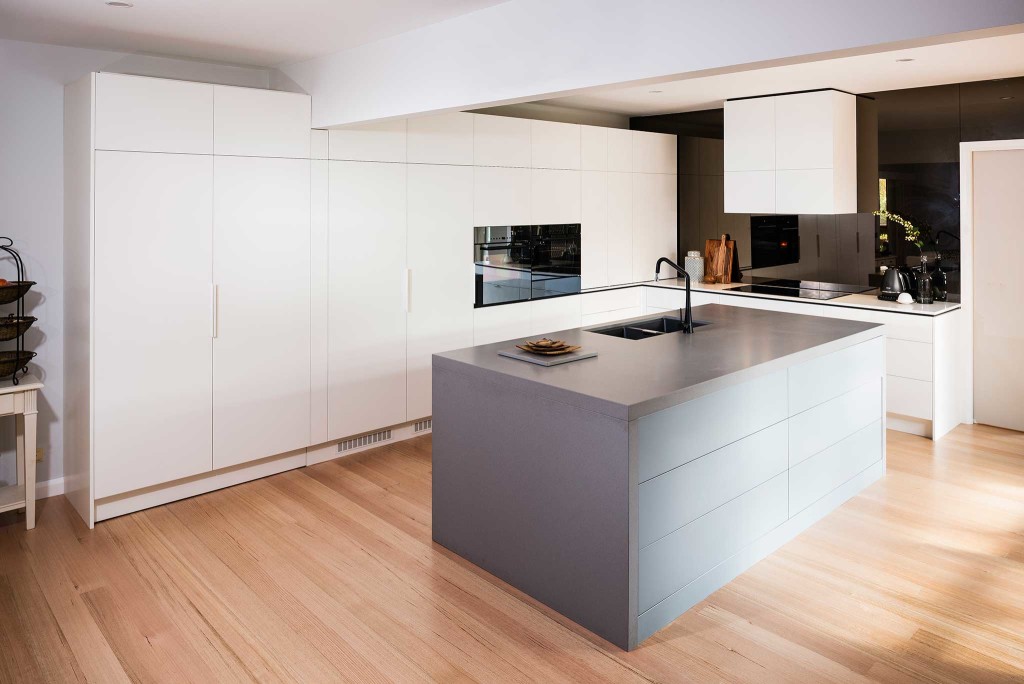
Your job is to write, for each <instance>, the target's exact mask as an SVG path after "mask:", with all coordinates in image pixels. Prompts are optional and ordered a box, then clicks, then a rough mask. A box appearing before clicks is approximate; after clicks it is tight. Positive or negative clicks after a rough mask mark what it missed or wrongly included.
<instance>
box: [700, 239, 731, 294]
mask: <svg viewBox="0 0 1024 684" xmlns="http://www.w3.org/2000/svg"><path fill="white" fill-rule="evenodd" d="M735 253H736V241H735V240H727V239H726V238H725V235H723V236H722V237H721V238H719V239H718V240H706V241H705V243H704V282H705V283H731V282H732V258H733V254H735Z"/></svg>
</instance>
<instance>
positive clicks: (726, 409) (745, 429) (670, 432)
mask: <svg viewBox="0 0 1024 684" xmlns="http://www.w3.org/2000/svg"><path fill="white" fill-rule="evenodd" d="M784 396H786V371H785V370H780V371H776V372H774V373H770V374H768V375H763V376H761V377H759V378H755V379H753V380H750V381H749V382H746V383H742V384H739V385H734V386H732V387H727V388H725V389H723V390H721V391H719V392H715V393H714V394H709V395H706V396H703V397H700V398H697V399H694V400H693V401H688V402H686V403H684V404H679V405H678V406H673V407H671V408H667V409H665V410H663V411H658V412H657V413H652V414H650V415H647V416H644V417H642V418H640V419H639V420H638V421H637V423H638V425H637V454H638V455H637V469H638V478H639V479H638V481H639V482H645V481H647V480H650V479H651V478H652V477H656V476H658V475H661V474H662V473H665V472H668V471H669V470H671V469H672V468H677V467H679V466H681V465H683V464H684V463H689V462H690V461H692V460H694V459H696V458H700V457H701V456H703V455H704V454H707V453H710V452H712V451H714V450H715V449H720V448H722V447H724V446H725V445H726V444H731V443H733V442H735V441H737V440H739V439H742V438H744V437H746V436H748V435H752V434H754V433H755V432H758V431H760V430H763V429H765V428H766V427H768V426H769V425H774V424H775V423H778V422H780V421H782V420H785V419H786V405H785V404H786V402H785V401H778V400H776V399H775V398H778V397H784Z"/></svg>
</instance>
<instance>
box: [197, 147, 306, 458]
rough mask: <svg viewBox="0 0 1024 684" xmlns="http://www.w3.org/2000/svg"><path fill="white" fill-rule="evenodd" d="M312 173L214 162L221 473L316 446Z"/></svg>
mask: <svg viewBox="0 0 1024 684" xmlns="http://www.w3.org/2000/svg"><path fill="white" fill-rule="evenodd" d="M306 138H307V140H308V135H307V136H306ZM309 174H310V165H309V161H308V160H305V159H267V158H261V157H215V158H214V173H213V187H214V201H213V282H214V283H215V288H216V291H215V293H214V294H215V297H216V302H215V306H216V310H215V316H216V318H215V321H214V325H215V328H214V340H213V378H214V382H213V467H214V468H215V469H217V468H225V467H227V466H233V465H237V464H239V463H244V462H246V461H252V460H255V459H259V458H264V457H266V456H273V455H275V454H281V453H284V452H286V451H293V450H295V449H303V448H305V447H306V446H308V445H309V430H310V421H309V410H310V393H309V392H310V378H309V363H310V308H309V302H310V176H309Z"/></svg>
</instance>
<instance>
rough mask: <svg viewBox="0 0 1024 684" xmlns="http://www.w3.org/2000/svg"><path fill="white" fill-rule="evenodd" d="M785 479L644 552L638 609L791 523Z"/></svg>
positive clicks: (646, 607)
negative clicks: (774, 529) (788, 518)
mask: <svg viewBox="0 0 1024 684" xmlns="http://www.w3.org/2000/svg"><path fill="white" fill-rule="evenodd" d="M788 492H789V487H788V482H787V475H786V474H785V473H782V474H781V475H777V476H776V477H774V478H772V479H771V480H769V481H768V482H765V483H764V484H762V485H760V486H758V487H756V488H755V489H752V490H751V491H749V492H747V493H746V494H744V495H743V496H740V497H738V498H736V499H733V500H732V501H730V502H729V503H727V504H725V505H724V506H719V507H718V508H716V509H715V510H713V511H711V512H710V513H708V514H707V515H705V516H703V517H701V518H698V519H697V520H694V521H693V522H691V523H690V524H689V525H687V526H685V527H682V528H680V529H678V530H676V531H675V532H673V533H672V534H670V535H668V536H667V537H662V538H661V539H660V540H658V541H657V542H655V543H654V544H651V545H650V546H648V547H647V548H645V549H641V550H640V558H639V580H638V593H639V608H640V612H641V613H643V612H644V611H646V610H649V609H650V608H651V607H653V606H654V605H656V604H657V603H658V602H660V601H662V600H664V599H666V598H668V597H669V596H670V595H672V594H673V593H675V592H676V591H678V590H679V589H681V588H682V587H684V586H686V585H687V584H689V583H690V582H692V581H693V580H695V579H697V578H698V577H700V576H701V575H702V574H704V573H705V572H707V571H708V570H710V569H711V568H713V567H714V566H716V565H718V564H719V563H721V562H722V561H724V560H726V559H727V558H729V557H730V556H732V555H733V554H735V553H736V552H738V551H739V550H741V549H742V548H743V547H745V546H747V545H748V544H750V543H752V542H754V541H755V540H756V539H758V538H759V537H761V536H763V535H764V534H767V533H768V532H769V531H770V530H771V529H772V528H774V527H777V526H778V525H781V524H782V523H784V522H785V521H786V518H787V517H788V513H787V511H788Z"/></svg>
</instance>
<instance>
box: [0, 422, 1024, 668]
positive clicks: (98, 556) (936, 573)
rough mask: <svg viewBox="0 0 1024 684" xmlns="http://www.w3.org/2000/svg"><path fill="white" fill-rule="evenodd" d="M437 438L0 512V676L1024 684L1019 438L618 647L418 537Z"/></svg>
mask: <svg viewBox="0 0 1024 684" xmlns="http://www.w3.org/2000/svg"><path fill="white" fill-rule="evenodd" d="M430 477H431V463H430V437H429V436H423V437H417V438H415V439H413V440H409V441H406V442H401V443H398V444H392V445H387V446H384V447H381V448H379V449H374V450H372V451H365V452H361V453H358V454H355V455H352V456H349V457H346V458H342V459H339V460H336V461H328V462H326V463H322V464H318V465H316V466H311V467H309V468H304V469H300V470H296V471H289V472H286V473H281V474H279V475H275V476H272V477H269V478H265V479H263V480H258V481H255V482H250V483H245V484H242V485H239V486H237V487H232V488H229V489H225V490H220V491H217V492H212V493H210V494H206V495H203V496H201V497H195V498H192V499H186V500H184V501H179V502H175V503H172V504H168V505H166V506H162V507H158V508H154V509H150V510H148V511H141V512H139V513H135V514H132V515H129V516H124V517H122V518H118V519H116V520H111V521H107V522H104V523H100V524H99V525H98V526H97V528H96V529H95V530H88V529H86V528H85V527H84V525H82V523H81V521H80V520H79V519H78V517H77V514H76V513H75V512H74V510H73V509H72V508H71V506H70V505H69V504H68V503H67V502H66V500H64V499H63V498H54V499H47V500H44V501H43V502H41V506H40V511H39V519H38V524H37V528H36V529H35V530H32V531H28V532H26V531H25V530H24V519H23V517H19V516H18V515H16V514H14V513H6V514H2V515H0V624H2V625H3V626H4V628H3V629H2V630H0V682H19V683H20V682H28V681H41V682H43V681H46V682H49V681H61V682H64V681H102V682H123V681H133V680H134V681H175V682H180V681H197V682H199V681H201V682H211V681H217V682H222V681H252V680H257V681H296V682H313V681H315V682H320V681H352V682H356V681H358V682H419V681H442V682H506V681H508V682H533V681H545V682H560V681H566V682H570V681H572V682H604V681H608V682H622V681H637V682H708V681H725V682H757V684H769V683H772V682H786V683H789V682H857V683H860V684H863V683H865V682H917V681H930V682H941V683H947V682H948V683H950V684H952V683H957V684H959V683H961V682H1024V532H1022V531H1024V435H1022V434H1021V433H1014V432H1010V431H1006V430H999V429H996V428H989V427H984V426H961V427H959V428H957V429H956V430H954V431H953V432H952V433H951V434H950V435H949V436H947V437H946V438H945V439H943V440H941V441H940V442H937V443H936V442H931V441H929V440H925V439H921V438H918V437H913V436H911V435H906V434H904V433H895V432H890V433H889V434H888V471H887V476H886V477H885V478H884V479H883V480H881V481H880V482H878V483H876V484H874V485H872V486H871V487H869V488H868V489H866V490H865V491H863V492H862V493H861V494H859V495H858V496H856V497H855V498H853V499H852V500H850V501H849V502H847V503H846V504H845V505H844V506H842V507H841V508H840V509H838V510H837V511H835V512H834V513H832V514H830V515H829V516H828V517H826V518H825V519H824V520H822V521H821V522H819V523H818V524H816V525H815V526H813V527H812V528H811V529H809V530H808V531H807V532H805V533H804V534H802V535H800V536H799V537H798V538H797V539H795V540H793V541H792V542H790V543H789V544H787V545H785V546H784V547H783V548H781V549H780V550H779V551H777V552H776V553H774V554H772V555H771V556H769V557H768V558H766V559H764V560H763V561H761V562H760V563H758V564H757V565H756V566H754V567H753V568H751V569H750V570H748V571H747V572H746V573H744V574H742V575H741V576H739V577H737V578H736V579H735V580H734V581H733V582H731V583H729V584H728V585H727V586H725V587H723V588H722V589H721V590H719V591H718V592H715V593H714V594H712V595H711V596H709V597H708V598H707V599H706V600H705V601H702V602H701V603H699V604H698V605H696V606H694V608H692V609H691V610H690V611H688V612H687V613H686V614H685V615H683V616H682V617H680V618H679V619H678V620H676V621H675V622H673V623H672V624H671V625H669V626H668V627H666V628H665V629H663V630H661V631H660V632H658V633H657V634H655V635H654V636H653V637H652V638H651V639H650V640H648V641H647V642H646V643H645V644H644V645H643V646H642V647H641V648H639V649H637V650H636V651H634V652H632V653H626V652H623V651H621V650H620V649H618V648H616V647H614V646H612V645H610V644H608V643H607V642H605V641H603V640H602V639H600V638H598V637H596V636H595V635H593V634H590V633H589V632H587V631H586V630H583V629H582V628H580V627H578V626H576V625H574V624H572V623H571V622H569V621H568V620H566V619H565V618H563V617H562V616H560V615H558V614H556V613H554V612H552V611H551V610H549V609H548V608H546V607H545V606H543V605H541V604H539V603H538V602H537V601H535V600H533V599H531V598H530V597H528V596H525V595H523V594H522V593H521V592H519V591H517V590H516V589H514V588H513V587H510V586H508V585H506V584H505V583H504V582H502V581H501V580H499V579H497V578H495V577H492V576H491V575H489V574H487V573H486V572H484V571H482V570H480V569H479V568H476V567H475V566H472V565H470V564H469V563H467V562H466V561H464V560H462V559H461V558H459V557H457V556H455V555H454V554H452V553H451V552H449V551H447V550H446V549H443V548H441V547H439V546H436V545H435V544H433V543H432V541H431V538H430Z"/></svg>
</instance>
